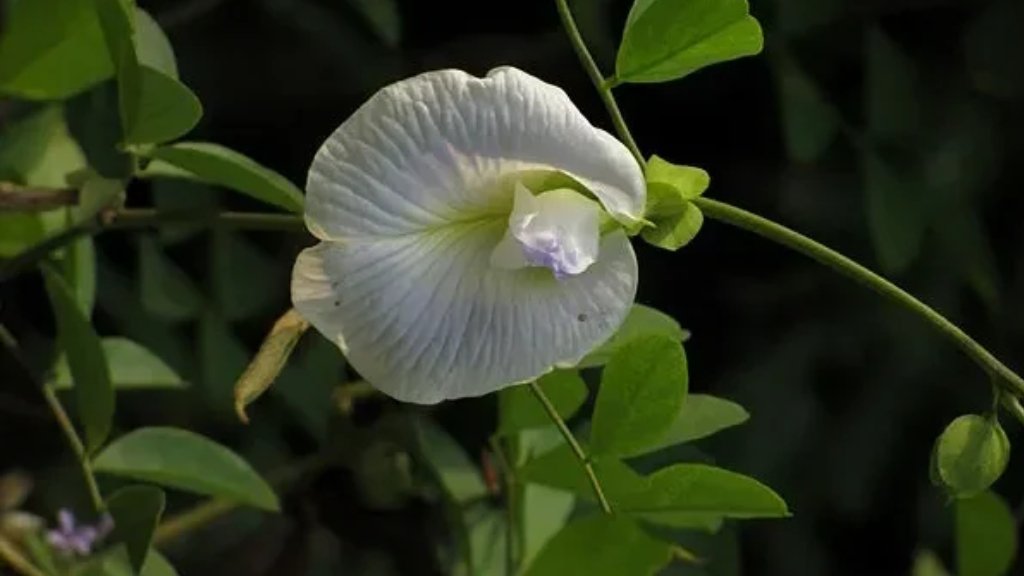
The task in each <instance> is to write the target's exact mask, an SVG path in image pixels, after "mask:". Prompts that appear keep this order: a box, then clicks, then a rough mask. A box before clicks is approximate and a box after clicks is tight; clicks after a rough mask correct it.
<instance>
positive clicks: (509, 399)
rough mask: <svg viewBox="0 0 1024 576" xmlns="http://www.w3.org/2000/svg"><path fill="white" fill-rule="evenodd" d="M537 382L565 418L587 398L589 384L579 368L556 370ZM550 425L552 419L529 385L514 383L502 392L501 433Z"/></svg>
mask: <svg viewBox="0 0 1024 576" xmlns="http://www.w3.org/2000/svg"><path fill="white" fill-rule="evenodd" d="M537 384H538V385H539V386H540V387H541V389H542V390H544V394H545V396H547V397H548V399H549V400H551V403H552V404H554V406H555V409H556V410H557V411H558V415H559V416H561V417H562V419H563V420H568V419H569V418H571V417H572V415H573V414H575V413H576V411H577V410H579V409H580V406H582V405H583V403H584V402H585V401H586V400H587V385H586V383H584V382H583V379H582V378H580V375H579V372H576V371H575V370H555V371H554V372H551V373H549V374H545V375H544V376H541V377H540V379H539V380H537ZM550 425H551V418H550V417H549V416H548V413H547V412H546V411H544V407H543V406H542V405H541V404H540V402H539V401H538V400H537V398H536V397H534V395H533V392H531V391H530V388H529V386H513V387H511V388H506V389H504V390H502V391H501V392H500V393H499V394H498V434H502V435H508V434H515V433H516V432H519V431H521V430H529V429H531V428H543V427H544V426H550Z"/></svg>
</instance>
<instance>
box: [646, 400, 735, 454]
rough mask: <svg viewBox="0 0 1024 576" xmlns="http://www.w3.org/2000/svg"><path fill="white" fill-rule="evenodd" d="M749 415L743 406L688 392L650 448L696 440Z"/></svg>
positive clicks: (723, 428)
mask: <svg viewBox="0 0 1024 576" xmlns="http://www.w3.org/2000/svg"><path fill="white" fill-rule="evenodd" d="M749 418H750V413H749V412H747V411H746V410H745V409H744V408H743V406H740V405H739V404H737V403H735V402H731V401H729V400H725V399H723V398H718V397H716V396H711V395H708V394H689V395H687V397H686V400H685V401H684V402H683V408H682V409H681V410H680V411H679V414H678V415H677V416H676V419H675V421H673V422H672V425H671V426H670V427H669V429H668V432H667V433H666V434H665V436H664V437H663V438H662V439H661V441H660V442H657V443H655V444H652V445H651V446H650V448H649V451H651V452H653V451H655V450H661V449H663V448H668V447H669V446H675V445H676V444H682V443H684V442H693V441H694V440H700V439H701V438H706V437H708V436H711V435H713V434H717V433H718V432H720V431H722V430H725V429H726V428H731V427H733V426H739V425H740V424H743V423H744V422H746V421H747V420H748V419H749Z"/></svg>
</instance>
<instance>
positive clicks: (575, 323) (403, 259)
mask: <svg viewBox="0 0 1024 576" xmlns="http://www.w3.org/2000/svg"><path fill="white" fill-rule="evenodd" d="M503 233H504V222H502V221H500V220H493V221H480V222H476V223H469V224H464V225H458V226H449V227H445V228H439V229H436V230H434V231H431V232H428V233H424V234H415V235H407V236H394V237H390V238H385V239H375V240H373V241H359V240H355V241H350V242H344V243H334V242H322V243H320V244H319V245H317V246H315V247H312V248H309V249H307V250H305V251H304V252H302V254H301V255H300V256H299V259H298V261H297V263H296V266H295V270H294V275H293V278H292V298H293V301H294V303H295V306H296V308H298V310H299V312H300V313H301V314H302V315H303V316H305V317H306V318H307V319H309V321H310V322H312V324H313V325H314V326H315V327H316V328H317V330H319V331H320V332H321V333H323V334H325V335H327V336H328V337H329V338H331V339H333V340H334V341H335V343H336V344H338V346H339V347H340V348H341V349H342V350H343V351H344V352H345V354H346V356H347V357H348V360H349V362H350V363H351V364H352V366H353V367H354V368H355V369H356V370H358V371H359V372H360V374H362V375H363V376H364V377H365V378H366V379H367V380H368V381H370V382H371V383H373V385H374V386H376V387H377V388H379V389H380V390H382V391H383V392H385V393H386V394H388V395H390V396H393V397H395V398H397V399H399V400H403V401H406V402H415V403H421V404H432V403H436V402H440V401H442V400H446V399H453V398H460V397H468V396H480V395H484V394H487V393H490V392H493V391H495V390H499V389H501V388H504V387H507V386H509V385H511V384H513V383H518V382H525V381H528V380H530V379H533V378H536V377H537V376H540V375H541V374H544V373H545V372H547V371H549V370H550V369H551V368H552V367H554V366H556V365H573V364H575V363H576V362H578V361H579V360H580V359H581V358H582V357H583V356H584V355H585V354H587V353H588V352H590V351H591V350H592V349H593V348H594V347H595V346H597V345H598V344H600V343H602V342H603V341H605V340H606V339H607V338H608V337H610V336H611V334H612V333H613V332H614V330H615V329H616V328H617V327H618V326H619V325H620V324H621V322H622V321H623V319H624V318H625V315H626V313H627V312H628V310H629V307H630V305H631V303H632V301H633V298H634V296H635V292H636V283H637V265H636V258H635V256H634V254H633V249H632V247H631V246H630V244H629V240H628V238H627V237H626V235H625V234H624V233H623V232H622V231H616V232H613V233H611V234H608V235H606V236H605V237H604V238H602V242H601V247H600V258H599V259H598V261H597V262H596V263H595V264H593V265H592V266H590V268H588V269H587V270H586V271H585V272H584V273H582V274H580V275H578V276H573V277H569V278H565V279H562V280H556V279H555V278H554V276H553V275H552V273H551V271H550V270H547V269H541V268H527V269H520V270H505V269H501V268H496V267H493V266H490V265H489V259H490V255H491V252H492V250H493V249H494V246H495V245H496V244H497V243H498V241H499V240H500V238H501V236H502V234H503Z"/></svg>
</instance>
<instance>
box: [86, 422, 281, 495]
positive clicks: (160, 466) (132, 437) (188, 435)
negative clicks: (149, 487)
mask: <svg viewBox="0 0 1024 576" xmlns="http://www.w3.org/2000/svg"><path fill="white" fill-rule="evenodd" d="M94 467H95V469H96V471H97V472H102V473H105V474H110V475H113V476H120V477H123V478H131V479H134V480H141V481H145V482H152V483H154V484H160V485H162V486H167V487H169V488H177V489H179V490H184V491H188V492H195V493H197V494H204V495H207V496H213V497H217V498H222V499H224V500H231V501H234V502H238V503H241V504H247V505H249V506H253V507H256V508H261V509H263V510H270V511H276V510H277V509H278V501H277V496H276V495H275V494H274V491H273V490H272V489H271V488H270V486H268V485H267V483H266V482H265V481H264V480H263V479H262V478H261V477H260V476H259V474H257V473H256V472H255V471H254V470H253V469H252V467H251V466H249V464H248V463H247V462H246V461H245V460H243V459H242V458H241V457H239V456H238V455H237V454H235V453H234V452H232V451H230V450H228V449H227V448H225V447H224V446H221V445H220V444H217V443H216V442H214V441H212V440H210V439H208V438H205V437H203V436H200V435H198V434H195V433H193V432H189V431H187V430H181V429H177V428H142V429H140V430H136V431H134V432H131V433H129V434H127V435H125V436H123V437H121V438H119V439H117V440H116V441H114V442H113V443H111V444H110V446H108V447H107V448H106V449H105V450H103V452H101V453H100V454H99V456H97V457H96V460H95V462H94Z"/></svg>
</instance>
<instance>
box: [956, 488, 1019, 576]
mask: <svg viewBox="0 0 1024 576" xmlns="http://www.w3.org/2000/svg"><path fill="white" fill-rule="evenodd" d="M955 533H956V565H957V570H956V573H957V574H958V575H959V576H1003V575H1004V574H1009V571H1010V568H1011V567H1012V565H1013V559H1014V558H1015V557H1016V555H1017V522H1016V521H1015V520H1014V517H1013V513H1012V512H1011V511H1010V507H1009V506H1007V505H1006V502H1005V501H1004V500H1003V499H1002V498H1000V497H999V495H997V494H995V493H993V492H989V491H985V492H982V493H981V494H978V495H977V496H975V497H973V498H962V499H960V500H957V502H956V530H955Z"/></svg>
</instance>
